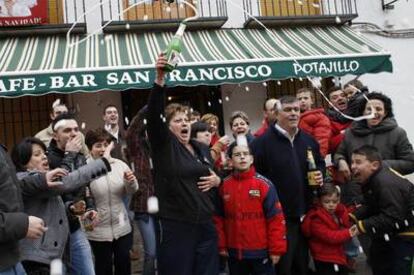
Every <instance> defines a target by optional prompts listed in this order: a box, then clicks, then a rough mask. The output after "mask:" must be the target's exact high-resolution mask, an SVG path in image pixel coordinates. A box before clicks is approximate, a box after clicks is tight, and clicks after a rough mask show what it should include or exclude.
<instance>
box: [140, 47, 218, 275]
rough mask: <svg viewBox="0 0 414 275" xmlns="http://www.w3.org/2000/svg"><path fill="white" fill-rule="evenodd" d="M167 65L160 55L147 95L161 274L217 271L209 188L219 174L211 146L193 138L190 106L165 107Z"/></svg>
mask: <svg viewBox="0 0 414 275" xmlns="http://www.w3.org/2000/svg"><path fill="white" fill-rule="evenodd" d="M165 64H166V60H165V58H164V56H163V55H162V54H161V55H160V57H159V59H158V61H157V64H156V69H157V76H156V80H155V84H154V87H153V89H152V91H151V93H150V96H149V100H148V136H149V141H150V144H151V149H152V153H153V155H152V157H153V163H154V175H155V194H156V196H157V197H158V200H159V213H158V227H159V228H158V233H159V234H158V240H157V241H158V248H159V250H158V253H157V254H158V255H157V257H158V270H159V274H160V275H164V274H177V275H191V274H197V275H203V274H205V275H214V274H218V249H217V235H216V231H215V227H214V224H213V220H212V214H213V210H214V205H213V201H212V198H211V196H210V194H209V192H210V189H211V188H212V187H214V186H218V185H219V184H220V178H219V177H218V176H217V175H216V174H215V173H214V172H213V171H212V167H213V166H212V165H213V163H212V162H211V160H209V159H210V158H209V156H208V154H209V150H208V147H207V146H205V145H203V144H200V143H198V142H196V141H194V140H190V130H191V128H190V127H191V126H190V123H189V119H188V115H187V113H188V110H187V108H186V107H185V106H183V105H181V104H170V105H168V106H167V107H166V108H165V87H164V76H165V72H164V71H163V68H164V66H165ZM164 108H165V110H164Z"/></svg>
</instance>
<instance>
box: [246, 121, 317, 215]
mask: <svg viewBox="0 0 414 275" xmlns="http://www.w3.org/2000/svg"><path fill="white" fill-rule="evenodd" d="M308 147H311V149H312V152H313V155H314V158H315V162H316V166H317V167H318V169H319V170H320V171H321V172H322V173H323V174H324V173H325V161H324V160H323V159H322V157H321V155H320V151H319V144H318V142H317V141H316V140H315V139H314V138H313V137H311V136H310V135H308V134H306V133H305V132H303V131H301V130H299V131H298V133H297V134H296V136H295V138H294V141H293V143H291V142H290V140H289V139H288V138H287V137H286V136H284V135H283V134H282V133H281V132H279V130H277V129H276V127H275V126H270V127H269V128H268V129H267V131H266V132H265V133H264V134H263V135H262V136H260V137H257V138H256V139H255V140H254V141H253V142H252V143H251V149H252V153H253V156H254V165H255V167H256V170H257V172H258V173H260V174H261V175H263V176H265V177H266V178H268V179H269V180H270V181H271V182H273V184H274V185H275V187H276V191H277V193H278V195H279V198H280V201H281V203H282V208H283V212H284V214H285V215H286V217H287V218H299V217H300V216H302V215H304V214H305V213H306V211H307V210H308V208H309V206H310V203H311V196H312V192H311V190H310V189H309V185H308V180H307V171H308V170H307V169H308V164H307V154H306V153H307V148H308Z"/></svg>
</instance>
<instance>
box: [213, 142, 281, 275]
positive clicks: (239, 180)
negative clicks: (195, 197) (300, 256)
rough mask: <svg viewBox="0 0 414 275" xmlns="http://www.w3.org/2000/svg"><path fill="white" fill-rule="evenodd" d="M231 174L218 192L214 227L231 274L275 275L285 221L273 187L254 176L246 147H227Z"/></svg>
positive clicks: (250, 156) (267, 181)
mask: <svg viewBox="0 0 414 275" xmlns="http://www.w3.org/2000/svg"><path fill="white" fill-rule="evenodd" d="M228 152H229V155H230V161H231V164H232V167H233V172H232V174H231V175H230V176H228V177H227V178H226V179H225V180H224V181H223V184H222V185H221V186H220V189H219V196H220V199H219V207H218V208H219V209H218V214H217V215H216V216H215V219H214V220H215V223H216V227H217V231H218V237H219V251H220V255H222V256H228V257H229V259H228V264H229V270H230V274H237V275H241V274H269V275H270V274H275V273H274V272H275V268H274V265H275V264H277V263H278V261H279V259H280V256H281V255H282V254H284V253H285V252H286V246H287V244H286V237H285V234H286V229H285V220H284V216H283V212H282V208H281V204H280V202H279V199H278V196H277V193H276V189H275V187H274V185H273V184H272V183H271V182H270V181H269V180H268V179H266V178H264V177H263V176H261V175H259V174H257V173H256V170H255V168H254V167H253V165H252V163H253V156H252V155H251V153H250V150H249V147H248V146H247V143H246V145H237V144H235V143H233V144H232V145H231V146H230V147H229V151H228Z"/></svg>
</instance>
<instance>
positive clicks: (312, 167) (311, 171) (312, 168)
mask: <svg viewBox="0 0 414 275" xmlns="http://www.w3.org/2000/svg"><path fill="white" fill-rule="evenodd" d="M306 159H307V161H308V184H309V187H311V188H312V189H316V188H318V187H319V183H317V182H316V180H315V176H316V174H317V173H318V172H319V170H318V168H317V167H316V163H315V158H314V157H313V153H312V148H311V147H308V149H307V158H306Z"/></svg>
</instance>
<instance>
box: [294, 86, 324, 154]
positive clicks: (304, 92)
mask: <svg viewBox="0 0 414 275" xmlns="http://www.w3.org/2000/svg"><path fill="white" fill-rule="evenodd" d="M312 93H313V91H312V90H311V89H309V88H301V89H299V90H298V91H297V92H296V98H297V99H298V100H299V102H300V120H299V128H300V129H302V130H303V131H305V132H306V133H307V134H309V135H311V136H312V137H314V138H315V139H316V141H317V142H318V143H319V148H320V152H321V156H322V157H323V158H325V156H326V155H327V154H328V152H329V139H330V137H331V122H330V121H329V118H328V117H327V116H326V115H325V110H324V109H323V108H316V109H312V105H313V98H312Z"/></svg>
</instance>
